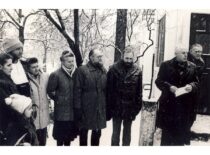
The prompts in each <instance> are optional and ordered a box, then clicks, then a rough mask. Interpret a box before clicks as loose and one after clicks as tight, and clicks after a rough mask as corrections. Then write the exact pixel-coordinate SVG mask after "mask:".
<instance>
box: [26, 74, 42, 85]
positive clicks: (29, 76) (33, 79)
mask: <svg viewBox="0 0 210 155" xmlns="http://www.w3.org/2000/svg"><path fill="white" fill-rule="evenodd" d="M38 76H39V77H38V78H39V80H40V82H41V81H42V72H39V75H38ZM28 78H29V79H30V80H31V81H32V82H33V83H35V85H36V86H37V87H39V86H40V83H38V82H37V80H35V78H34V77H33V75H31V74H30V73H28Z"/></svg>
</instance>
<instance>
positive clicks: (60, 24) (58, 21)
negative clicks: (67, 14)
mask: <svg viewBox="0 0 210 155" xmlns="http://www.w3.org/2000/svg"><path fill="white" fill-rule="evenodd" d="M43 11H44V13H45V15H46V17H47V19H48V20H49V21H50V22H51V23H52V24H53V25H54V26H55V27H56V28H57V30H58V31H59V32H60V33H61V34H62V35H63V37H64V38H65V39H66V41H67V43H68V45H69V47H70V49H71V50H72V51H73V53H74V54H75V57H76V63H77V66H80V65H81V64H82V61H83V60H82V55H81V53H80V50H79V48H78V36H77V35H78V34H79V31H78V29H79V28H78V27H79V16H78V11H74V21H75V22H74V24H75V26H74V31H75V33H74V37H75V35H76V40H77V41H74V40H73V39H72V38H71V37H70V35H69V34H68V33H67V31H66V26H65V23H64V20H63V18H62V16H61V13H60V11H59V10H58V9H54V10H52V11H54V13H55V14H56V17H53V16H52V15H51V13H50V12H49V10H47V9H44V10H43ZM74 39H75V38H74Z"/></svg>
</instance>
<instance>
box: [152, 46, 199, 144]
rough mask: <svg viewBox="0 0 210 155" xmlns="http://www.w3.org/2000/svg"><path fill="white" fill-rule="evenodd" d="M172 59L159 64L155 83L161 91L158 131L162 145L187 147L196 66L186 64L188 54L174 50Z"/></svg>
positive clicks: (184, 51) (195, 83) (195, 86)
mask: <svg viewBox="0 0 210 155" xmlns="http://www.w3.org/2000/svg"><path fill="white" fill-rule="evenodd" d="M175 55H176V56H175V58H173V59H171V60H169V61H165V62H163V63H162V64H161V66H160V69H159V73H158V76H157V79H156V81H155V83H156V85H157V87H158V88H159V89H160V90H161V91H162V94H161V96H160V98H159V109H158V116H157V127H159V128H161V129H162V139H161V145H180V146H182V145H184V144H186V143H188V144H189V143H190V128H191V124H192V121H194V104H195V96H196V95H195V94H196V91H197V84H198V77H197V73H196V66H195V65H194V64H193V63H191V62H189V61H187V50H185V49H176V52H175Z"/></svg>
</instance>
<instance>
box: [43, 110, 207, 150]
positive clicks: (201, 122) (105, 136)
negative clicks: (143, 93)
mask: <svg viewBox="0 0 210 155" xmlns="http://www.w3.org/2000/svg"><path fill="white" fill-rule="evenodd" d="M140 117H141V114H139V115H138V116H137V118H136V120H135V121H134V122H133V125H132V137H131V146H138V143H139V133H140V131H139V130H140ZM52 129H53V125H52V124H50V125H49V126H48V132H49V133H48V134H49V138H48V140H47V145H48V146H56V141H55V140H54V139H53V137H52ZM192 131H193V132H196V133H207V134H210V116H204V115H198V116H197V120H196V121H195V123H194V125H193V127H192ZM88 134H89V142H88V143H90V135H91V133H90V132H89V133H88ZM111 134H112V121H109V122H108V123H107V128H105V129H103V130H102V136H101V140H100V145H102V146H110V145H111ZM71 145H72V146H79V138H77V139H75V140H74V141H73V142H72V144H71ZM191 145H192V146H210V140H208V141H207V142H205V141H199V140H197V141H196V140H193V141H191Z"/></svg>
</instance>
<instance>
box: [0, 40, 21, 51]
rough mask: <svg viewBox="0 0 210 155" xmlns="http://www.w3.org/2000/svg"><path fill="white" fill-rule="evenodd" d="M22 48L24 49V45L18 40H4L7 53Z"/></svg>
mask: <svg viewBox="0 0 210 155" xmlns="http://www.w3.org/2000/svg"><path fill="white" fill-rule="evenodd" d="M21 47H22V48H23V44H22V43H21V42H20V40H19V39H17V38H5V39H4V40H3V49H4V52H5V53H9V52H11V51H13V50H15V49H17V48H21Z"/></svg>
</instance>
